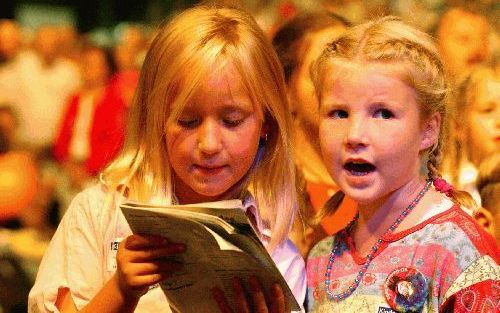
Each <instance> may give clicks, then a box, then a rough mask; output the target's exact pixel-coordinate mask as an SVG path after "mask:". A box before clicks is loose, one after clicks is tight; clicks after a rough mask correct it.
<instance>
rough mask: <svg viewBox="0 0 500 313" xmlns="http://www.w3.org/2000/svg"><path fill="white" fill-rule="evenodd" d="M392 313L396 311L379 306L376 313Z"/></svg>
mask: <svg viewBox="0 0 500 313" xmlns="http://www.w3.org/2000/svg"><path fill="white" fill-rule="evenodd" d="M394 312H396V311H394V310H393V309H391V308H385V307H383V306H379V307H378V311H377V313H394Z"/></svg>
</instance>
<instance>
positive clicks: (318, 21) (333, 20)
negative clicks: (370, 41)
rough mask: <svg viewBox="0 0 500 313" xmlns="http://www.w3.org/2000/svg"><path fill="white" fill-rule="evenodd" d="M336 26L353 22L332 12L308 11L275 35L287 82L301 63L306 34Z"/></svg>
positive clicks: (275, 43)
mask: <svg viewBox="0 0 500 313" xmlns="http://www.w3.org/2000/svg"><path fill="white" fill-rule="evenodd" d="M335 26H344V27H350V26H351V23H350V22H349V21H347V20H346V19H345V18H344V17H342V16H340V15H336V14H332V13H322V12H321V13H320V12H316V13H307V14H303V15H298V16H297V17H295V18H293V19H292V20H290V21H289V22H288V23H286V24H285V25H283V26H282V27H281V28H280V30H279V31H278V32H277V33H276V34H275V35H274V37H273V46H274V49H275V50H276V52H277V54H278V57H279V59H280V61H281V64H282V66H283V70H284V72H285V81H286V82H287V83H289V81H290V77H291V76H292V73H293V72H294V71H295V70H296V69H297V67H298V66H299V65H300V62H301V59H302V52H303V51H302V49H301V46H302V44H303V42H304V39H305V38H306V36H307V35H308V34H310V33H314V32H317V31H320V30H322V29H325V28H328V27H335Z"/></svg>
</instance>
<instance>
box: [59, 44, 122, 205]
mask: <svg viewBox="0 0 500 313" xmlns="http://www.w3.org/2000/svg"><path fill="white" fill-rule="evenodd" d="M80 60H81V64H80V65H81V76H82V80H83V82H82V86H81V88H80V89H79V90H78V91H77V92H76V93H75V94H73V95H72V96H71V97H70V98H69V100H68V103H67V104H66V108H65V113H64V115H63V118H62V122H61V123H60V125H61V127H60V128H59V129H58V134H57V137H56V141H55V145H54V150H53V155H54V157H55V159H56V160H57V162H58V163H59V164H60V165H61V166H62V169H63V172H64V174H65V177H66V178H68V181H66V182H60V184H59V185H60V186H59V187H60V188H59V189H60V191H59V192H58V194H59V197H60V198H63V199H68V200H67V201H69V198H72V197H74V195H75V193H76V192H79V191H81V190H82V189H83V188H84V187H85V186H87V185H89V184H91V183H93V182H94V180H95V179H96V176H97V174H98V173H99V172H100V171H101V170H102V169H103V168H104V167H105V166H106V165H107V164H108V162H109V161H111V160H112V159H113V158H114V157H115V156H116V154H117V153H118V152H119V150H120V149H121V148H122V145H123V142H124V137H125V124H126V122H125V120H126V115H127V105H126V103H125V100H124V99H123V97H122V94H121V92H120V90H118V88H117V86H116V85H114V84H113V83H112V81H113V77H114V74H115V72H116V65H115V63H114V60H113V57H112V54H111V52H110V51H108V50H106V49H104V48H100V47H97V46H92V45H90V46H87V47H84V48H83V51H82V53H81V57H80ZM63 186H65V187H63ZM63 202H64V201H63ZM66 204H69V203H62V205H63V206H64V207H67V206H66Z"/></svg>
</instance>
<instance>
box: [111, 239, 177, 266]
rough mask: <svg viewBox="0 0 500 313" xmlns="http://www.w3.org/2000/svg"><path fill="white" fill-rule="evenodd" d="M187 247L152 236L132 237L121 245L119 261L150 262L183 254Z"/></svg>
mask: <svg viewBox="0 0 500 313" xmlns="http://www.w3.org/2000/svg"><path fill="white" fill-rule="evenodd" d="M185 251H186V246H185V245H184V244H180V243H172V242H169V241H168V240H167V239H166V238H164V237H160V236H152V235H131V236H129V237H127V238H125V239H124V240H123V242H122V243H120V246H119V248H118V256H117V257H118V259H123V258H125V259H127V261H128V262H135V263H141V262H148V261H154V260H155V259H161V258H162V257H167V256H170V255H174V254H179V253H183V252H185Z"/></svg>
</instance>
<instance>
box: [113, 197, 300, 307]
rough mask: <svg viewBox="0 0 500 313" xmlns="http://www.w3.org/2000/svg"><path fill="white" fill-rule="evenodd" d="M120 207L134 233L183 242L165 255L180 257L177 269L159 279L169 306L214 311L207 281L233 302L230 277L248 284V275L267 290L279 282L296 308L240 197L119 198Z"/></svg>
mask: <svg viewBox="0 0 500 313" xmlns="http://www.w3.org/2000/svg"><path fill="white" fill-rule="evenodd" d="M120 208H121V210H122V212H123V214H124V215H125V218H126V219H127V222H128V223H129V225H130V228H131V229H132V231H133V232H134V233H142V234H154V235H161V236H164V237H166V238H168V239H171V240H172V241H174V242H179V243H184V244H186V247H187V249H186V252H185V253H183V254H180V255H176V256H172V257H171V258H172V259H173V260H176V261H179V262H182V263H183V265H184V266H183V268H182V270H180V271H178V272H176V273H175V274H173V276H172V277H170V278H168V279H166V280H165V281H163V282H162V283H161V284H160V286H161V288H162V289H163V292H164V293H165V295H166V297H167V299H168V301H169V304H170V306H171V308H172V309H173V310H174V312H182V313H190V312H193V313H199V312H218V311H219V310H218V307H217V304H216V302H215V300H214V299H213V298H212V295H211V292H210V290H211V289H212V287H214V286H217V287H219V288H221V289H222V290H225V291H226V292H225V295H226V297H227V299H228V302H229V303H233V298H232V296H233V289H232V287H231V285H232V284H231V281H232V279H233V277H238V278H239V279H240V280H241V281H243V284H244V286H248V282H247V280H248V277H249V276H250V275H255V276H256V277H257V278H258V279H259V280H260V282H261V284H262V286H263V288H264V289H265V291H266V293H267V294H270V292H269V288H270V286H271V284H272V283H275V282H277V283H279V285H280V286H281V288H282V289H283V292H284V294H285V299H286V304H287V308H288V309H290V310H292V311H300V307H299V305H298V303H297V301H296V300H295V298H294V296H293V294H292V292H291V290H290V288H289V287H288V284H287V283H286V281H285V279H284V278H283V276H282V275H281V273H280V271H279V270H278V268H277V267H276V265H275V263H274V262H273V260H272V258H271V256H270V255H269V253H268V252H267V250H266V249H265V247H264V245H263V244H262V242H261V241H260V240H259V238H258V236H257V234H256V232H255V230H254V229H253V227H252V225H251V223H250V222H249V220H248V218H247V216H246V214H245V212H244V211H243V209H242V203H241V201H240V200H226V201H219V202H210V203H198V204H191V205H171V206H155V205H149V204H141V203H137V202H125V203H123V204H121V205H120Z"/></svg>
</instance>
